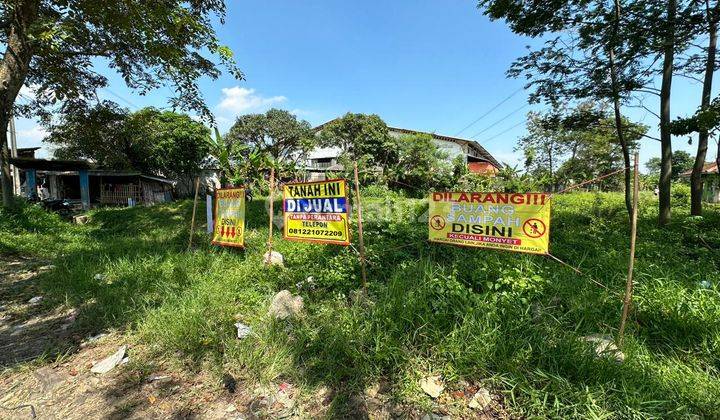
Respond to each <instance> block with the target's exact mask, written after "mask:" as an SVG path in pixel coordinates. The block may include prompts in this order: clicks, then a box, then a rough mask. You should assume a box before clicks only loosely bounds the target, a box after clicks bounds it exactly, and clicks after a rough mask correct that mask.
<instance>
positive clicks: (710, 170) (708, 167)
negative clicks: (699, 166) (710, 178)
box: [680, 162, 718, 176]
mask: <svg viewBox="0 0 720 420" xmlns="http://www.w3.org/2000/svg"><path fill="white" fill-rule="evenodd" d="M702 173H703V174H716V173H718V165H717V162H705V165H703V170H702ZM690 174H692V169H688V170H687V171H685V172H683V173H681V174H680V176H690Z"/></svg>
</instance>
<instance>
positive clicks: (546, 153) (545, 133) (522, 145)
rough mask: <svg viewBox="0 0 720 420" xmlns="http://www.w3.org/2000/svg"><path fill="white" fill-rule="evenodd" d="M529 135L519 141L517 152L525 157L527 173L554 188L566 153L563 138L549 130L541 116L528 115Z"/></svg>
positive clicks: (535, 114) (536, 114)
mask: <svg viewBox="0 0 720 420" xmlns="http://www.w3.org/2000/svg"><path fill="white" fill-rule="evenodd" d="M527 130H528V135H527V136H525V137H522V138H521V139H520V140H518V144H517V146H516V148H515V150H516V151H517V150H522V151H523V154H524V155H525V171H526V172H527V173H529V174H531V175H532V176H534V177H535V178H537V179H543V181H544V183H546V184H549V185H550V186H554V185H555V183H556V181H557V179H556V170H557V168H558V167H559V165H560V159H561V156H562V155H563V154H564V153H565V149H566V146H565V143H564V138H563V136H560V135H558V133H557V132H555V131H553V130H552V129H549V128H548V127H547V124H545V121H544V117H543V115H541V114H538V113H534V112H531V113H529V114H528V124H527Z"/></svg>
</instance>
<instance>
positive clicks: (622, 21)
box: [478, 0, 692, 224]
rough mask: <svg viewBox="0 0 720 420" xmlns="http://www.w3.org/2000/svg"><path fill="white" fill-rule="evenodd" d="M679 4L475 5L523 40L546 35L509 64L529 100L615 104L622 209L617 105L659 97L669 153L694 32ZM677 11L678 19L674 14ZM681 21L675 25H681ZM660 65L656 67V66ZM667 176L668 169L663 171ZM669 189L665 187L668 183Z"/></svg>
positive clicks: (640, 0)
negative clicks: (675, 84) (682, 61)
mask: <svg viewBox="0 0 720 420" xmlns="http://www.w3.org/2000/svg"><path fill="white" fill-rule="evenodd" d="M687 3H692V2H682V5H683V7H678V5H677V2H676V0H670V1H669V2H665V1H659V0H632V1H630V0H615V1H613V2H612V3H610V2H587V1H573V0H567V1H558V2H520V1H504V0H479V2H478V4H479V6H480V7H481V8H484V9H485V13H486V14H487V15H488V16H489V17H490V18H491V19H505V20H506V21H507V22H508V24H509V25H510V27H511V29H512V30H513V31H514V32H516V33H519V34H523V35H528V36H533V37H536V36H546V37H549V38H550V39H549V40H548V41H547V42H546V44H545V47H543V48H541V49H540V50H538V51H532V52H530V53H529V54H528V55H526V56H525V57H522V58H521V59H519V60H518V61H516V63H514V64H513V66H512V67H511V69H510V71H509V74H510V75H511V76H520V75H524V76H526V77H527V78H528V87H531V86H532V87H535V91H534V92H533V94H532V95H531V100H539V99H543V100H545V101H547V102H550V103H555V102H557V101H558V100H560V99H565V100H581V99H585V98H594V99H599V100H607V101H610V102H611V103H612V104H613V108H614V120H615V127H616V135H617V137H618V142H619V143H620V145H621V148H622V151H623V159H624V161H625V168H626V170H625V185H626V188H625V191H626V194H625V204H626V207H627V210H628V214H630V212H631V203H630V153H629V149H630V148H629V145H628V143H627V141H626V140H625V137H626V133H625V132H624V129H623V126H622V123H621V119H622V118H621V112H620V110H621V109H620V108H621V106H622V104H623V103H625V102H626V101H628V100H629V99H630V98H631V97H632V96H633V94H634V93H635V92H640V91H642V92H645V93H652V94H657V95H658V96H659V97H660V102H661V115H660V124H661V139H660V141H661V148H662V154H663V156H666V157H667V159H666V161H667V162H668V163H667V165H668V166H667V168H665V169H664V171H667V173H669V172H670V167H669V157H670V155H671V154H672V148H671V145H670V140H671V137H670V135H669V133H668V132H667V123H668V122H669V115H670V114H669V104H670V92H671V89H670V87H671V82H672V70H673V68H674V55H675V53H676V52H677V51H681V50H683V49H684V48H685V47H686V45H687V42H688V41H689V39H690V38H689V36H690V34H691V33H692V31H691V30H689V29H688V28H691V26H692V25H689V24H685V22H688V21H690V19H686V18H687V17H689V12H688V11H689V10H690V7H689V6H688V4H687ZM679 9H682V10H681V13H680V18H679V19H678V10H679ZM678 22H680V23H678ZM661 57H662V58H663V66H662V68H661V69H660V70H656V62H657V61H658V60H659V59H660V58H661ZM657 71H659V72H660V73H661V74H662V75H663V83H662V87H661V89H660V90H659V91H658V90H656V89H654V88H653V87H651V86H648V82H649V81H650V80H651V79H652V76H653V75H654V74H656V72H657ZM663 173H665V172H663ZM661 178H662V179H663V182H664V184H663V187H662V191H663V192H662V194H661V199H660V207H661V210H660V217H659V219H660V222H661V224H664V223H666V222H667V220H669V217H670V209H669V205H670V201H669V179H667V180H666V179H664V178H665V176H662V177H661ZM665 184H667V185H665Z"/></svg>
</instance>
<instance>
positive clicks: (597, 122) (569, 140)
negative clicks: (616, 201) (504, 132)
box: [516, 103, 647, 189]
mask: <svg viewBox="0 0 720 420" xmlns="http://www.w3.org/2000/svg"><path fill="white" fill-rule="evenodd" d="M623 124H624V132H625V141H626V143H627V144H628V146H629V148H630V149H633V148H635V147H636V144H637V142H638V140H640V138H641V137H642V135H643V134H645V132H647V127H646V126H644V125H641V124H636V123H632V122H630V121H628V120H627V119H623ZM516 149H517V150H522V151H523V153H524V154H525V159H526V160H525V168H526V170H527V171H528V173H529V174H531V175H532V176H534V177H535V178H536V179H544V180H545V181H546V182H547V183H548V185H549V186H552V185H567V184H571V183H577V182H581V181H584V180H588V179H593V178H596V177H599V176H601V175H604V174H607V173H610V172H612V171H615V170H617V169H620V168H623V167H624V166H625V163H624V161H623V154H622V148H621V147H620V144H619V143H618V138H617V133H616V130H615V125H614V120H613V119H612V118H610V117H609V116H608V115H607V112H606V109H605V108H603V107H596V106H595V105H593V104H591V103H583V104H580V105H579V106H578V107H576V108H573V109H570V110H561V109H558V108H554V109H552V110H551V111H548V112H546V113H544V114H536V113H531V114H529V116H528V135H527V136H525V137H523V138H521V139H520V140H519V141H518V145H517V147H516ZM620 180H621V178H619V177H616V178H612V179H609V180H605V181H603V182H602V183H601V184H599V185H600V188H604V189H608V188H609V189H618V188H619V186H620Z"/></svg>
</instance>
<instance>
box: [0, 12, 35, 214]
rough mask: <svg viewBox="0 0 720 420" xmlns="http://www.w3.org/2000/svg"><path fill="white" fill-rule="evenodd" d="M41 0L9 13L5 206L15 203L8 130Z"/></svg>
mask: <svg viewBox="0 0 720 420" xmlns="http://www.w3.org/2000/svg"><path fill="white" fill-rule="evenodd" d="M38 5H39V0H23V1H19V2H17V3H16V5H15V8H14V9H13V10H12V11H11V12H10V13H9V22H8V24H9V29H8V30H7V31H8V42H7V47H6V48H5V54H4V55H3V58H2V62H0V133H1V135H0V173H1V174H2V196H3V206H6V207H7V206H9V205H10V203H11V202H12V194H13V192H12V182H11V181H10V150H9V149H8V142H7V129H8V124H9V123H10V118H11V115H12V109H13V105H14V104H15V98H17V95H18V93H19V92H20V88H21V87H22V85H23V83H24V82H25V77H26V76H27V74H28V71H29V66H30V60H31V59H32V56H33V51H32V45H31V41H30V37H29V33H28V32H29V29H30V26H31V25H32V24H33V23H34V22H35V20H36V19H37V15H38Z"/></svg>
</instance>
